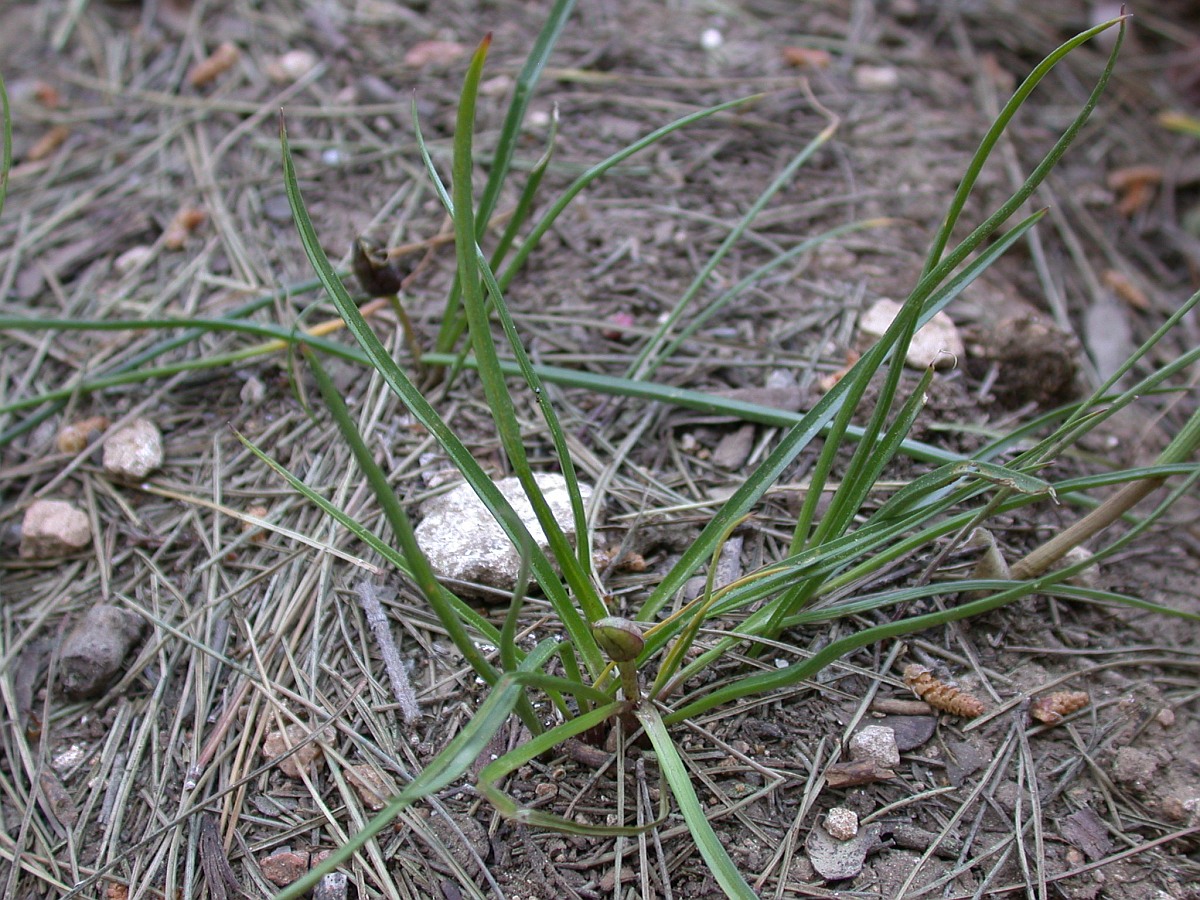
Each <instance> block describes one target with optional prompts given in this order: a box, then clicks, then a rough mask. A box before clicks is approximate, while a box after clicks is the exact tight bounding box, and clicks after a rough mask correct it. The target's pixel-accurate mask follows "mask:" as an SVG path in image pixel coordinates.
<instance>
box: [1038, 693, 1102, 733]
mask: <svg viewBox="0 0 1200 900" xmlns="http://www.w3.org/2000/svg"><path fill="white" fill-rule="evenodd" d="M1091 699H1092V698H1091V697H1089V696H1088V694H1087V691H1055V692H1054V693H1053V694H1047V695H1046V696H1045V697H1039V698H1038V699H1036V700H1034V701H1033V703H1031V704H1030V705H1029V715H1030V716H1032V717H1033V718H1034V719H1036V720H1037V721H1039V722H1043V723H1045V724H1046V725H1057V724H1058V723H1059V722H1061V721H1062V720H1063V719H1064V718H1065V717H1066V716H1069V715H1070V714H1071V713H1073V712H1075V711H1076V710H1080V709H1083V708H1084V707H1085V706H1087V705H1088V703H1090V702H1091Z"/></svg>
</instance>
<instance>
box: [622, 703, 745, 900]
mask: <svg viewBox="0 0 1200 900" xmlns="http://www.w3.org/2000/svg"><path fill="white" fill-rule="evenodd" d="M636 715H637V719H638V721H639V722H640V723H641V725H642V728H643V729H645V731H646V737H648V738H649V739H650V744H651V745H652V746H653V747H654V753H655V755H656V756H657V757H658V767H659V769H661V770H662V773H663V777H665V778H666V780H667V784H669V785H670V786H671V793H672V794H673V795H674V796H675V802H676V803H678V804H679V812H680V813H681V814H682V815H683V820H684V821H685V822H687V826H688V831H689V832H690V833H691V836H692V840H694V841H695V842H696V849H697V850H699V851H700V855H701V856H702V857H703V858H704V861H705V862H706V863H708V868H709V870H710V871H711V872H712V873H713V877H714V878H716V879H717V884H719V885H720V886H721V889H722V890H723V891H724V892H725V896H726V897H732V898H737V900H758V895H757V894H756V893H754V891H753V890H752V889H751V887H750V885H749V884H747V883H746V879H745V878H743V877H742V873H741V872H740V871H738V867H737V865H736V864H735V863H734V861H733V860H732V859H730V858H729V854H728V853H727V852H726V850H725V848H724V847H723V846H721V841H720V840H719V839H718V838H717V834H716V832H715V831H713V827H712V823H711V822H709V821H708V816H706V815H705V814H704V807H703V806H702V805H701V804H700V799H699V798H698V797H697V796H696V787H695V785H693V784H692V776H691V774H690V773H689V772H688V770H687V766H686V765H684V762H683V760H682V759H681V758H680V756H679V749H678V748H677V747H676V746H675V742H674V741H673V740H672V739H671V734H670V732H669V731H667V727H666V724H665V723H664V722H663V717H662V715H661V714H660V713H659V711H658V709H657V707H656V706H655V705H654V704H653V703H643V704H642V705H641V706H639V707H638V709H637V710H636Z"/></svg>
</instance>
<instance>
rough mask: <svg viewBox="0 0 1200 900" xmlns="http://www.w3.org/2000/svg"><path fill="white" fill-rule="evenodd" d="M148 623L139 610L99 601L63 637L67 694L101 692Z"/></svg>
mask: <svg viewBox="0 0 1200 900" xmlns="http://www.w3.org/2000/svg"><path fill="white" fill-rule="evenodd" d="M145 627H146V623H145V620H143V619H142V617H141V616H139V615H138V614H137V613H134V612H130V611H129V610H127V609H122V608H121V607H119V606H109V605H108V604H104V603H100V604H97V605H96V606H93V607H92V608H91V609H89V610H88V611H87V614H86V615H84V617H83V618H82V619H81V620H80V621H79V624H78V625H76V626H75V627H74V629H72V630H71V633H70V634H68V635H67V637H66V638H65V639H64V640H63V643H62V649H61V662H60V663H59V681H60V683H61V685H62V688H63V691H64V692H65V693H66V694H67V696H68V697H73V698H82V697H92V696H95V695H96V694H99V693H100V692H101V691H103V690H104V688H106V687H107V686H108V683H109V682H110V681H111V680H112V679H113V676H115V675H116V674H117V673H118V672H119V671H120V670H121V663H122V662H124V661H125V657H126V656H127V655H128V653H129V651H130V650H132V649H133V645H134V644H136V643H137V642H138V641H139V640H140V639H141V636H142V631H143V630H144V629H145Z"/></svg>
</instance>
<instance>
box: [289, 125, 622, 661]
mask: <svg viewBox="0 0 1200 900" xmlns="http://www.w3.org/2000/svg"><path fill="white" fill-rule="evenodd" d="M280 143H281V145H282V148H283V165H284V185H285V187H286V189H287V195H288V200H289V202H290V204H291V207H292V216H293V218H294V220H295V222H296V227H297V231H298V232H299V234H300V240H301V243H302V244H303V245H304V250H305V253H306V254H307V256H308V259H309V262H310V263H311V264H312V266H313V268H314V269H315V270H316V272H317V276H318V277H319V278H320V279H321V283H322V284H323V285H324V287H325V290H326V291H327V292H328V294H329V296H330V298H331V299H332V300H333V302H334V304H335V305H336V306H337V309H338V312H339V313H341V315H342V318H343V319H344V320H345V321H346V326H347V328H348V329H349V331H350V333H351V334H353V335H354V338H355V340H357V341H358V344H359V346H360V347H361V348H362V349H363V351H364V353H365V354H366V357H367V360H368V362H369V363H370V365H371V366H372V367H373V368H374V369H375V370H376V371H377V372H379V374H380V377H381V378H382V379H383V380H384V383H385V384H387V386H388V387H389V388H390V389H391V390H392V391H393V393H395V394H396V396H397V397H399V398H400V400H402V401H403V402H404V404H405V406H407V407H408V409H409V411H410V412H411V413H412V414H413V416H414V417H415V418H416V419H417V420H418V421H419V422H421V424H422V425H424V426H425V428H426V429H428V430H429V432H430V434H431V435H433V437H434V438H435V439H436V440H437V442H438V443H439V445H441V447H442V449H443V450H444V451H445V452H446V455H447V456H448V457H449V458H450V460H451V462H452V463H453V464H454V466H455V468H456V469H458V471H459V473H460V474H461V475H462V476H463V478H464V479H465V480H466V481H467V483H468V484H470V485H471V488H472V489H473V490H474V491H475V493H476V494H477V495H478V497H479V499H480V500H481V501H482V502H483V504H484V505H485V506H486V507H487V508H488V510H489V511H490V512H491V513H492V515H493V516H494V517H495V518H496V521H497V522H498V523H499V524H500V526H501V528H502V529H504V531H505V533H506V534H507V535H508V537H509V539H510V540H511V541H512V542H513V544H514V545H515V546H517V547H519V548H528V549H529V553H530V565H531V566H532V568H533V572H534V576H535V577H536V578H537V581H538V584H539V586H540V587H541V589H542V591H543V592H544V593H545V595H546V597H547V598H548V599H549V600H550V602H551V603H552V604H554V607H555V609H556V611H560V614H561V620H562V624H563V627H564V628H566V629H567V631H568V633H569V634H570V636H571V639H572V642H573V643H575V642H576V640H578V643H575V647H576V650H578V651H580V652H581V653H583V654H584V659H585V663H586V664H587V665H588V667H589V670H594V671H599V669H600V668H601V667H602V661H601V660H600V657H599V650H598V649H595V642H594V641H593V640H592V639H591V634H590V631H589V630H588V628H587V626H586V624H585V623H584V621H583V619H582V617H580V615H579V614H578V612H576V611H575V610H574V607H573V606H572V605H571V600H570V597H569V596H568V595H567V592H566V590H564V588H563V586H562V582H561V580H560V579H559V576H558V573H557V572H556V571H555V569H554V567H553V565H551V563H550V560H549V559H548V558H547V557H546V554H545V553H543V552H542V551H541V549H540V548H538V547H537V546H536V543H534V542H533V540H532V537H531V535H530V534H529V532H528V529H526V528H525V526H524V524H522V522H521V521H520V518H519V517H518V516H517V514H516V512H515V511H514V510H513V508H512V506H511V504H509V502H508V501H507V500H506V499H505V498H504V495H503V494H501V493H500V490H499V488H497V487H496V485H495V483H494V482H493V481H492V479H491V478H490V477H489V476H488V474H487V473H486V472H485V471H484V470H483V467H482V466H480V465H479V463H478V462H477V461H476V459H475V458H474V456H472V455H471V453H470V451H469V450H467V448H466V447H465V446H464V445H463V443H462V441H460V440H459V438H458V436H457V435H456V434H454V432H453V431H452V430H451V429H450V428H449V426H447V425H446V423H445V421H444V420H443V419H442V418H441V416H439V415H438V414H437V412H436V410H434V409H433V407H432V406H431V405H430V404H429V402H428V401H427V400H426V399H425V397H424V396H423V395H422V394H421V392H420V391H419V390H418V389H417V388H416V386H415V385H413V383H412V382H411V381H410V380H409V378H408V376H407V375H405V374H404V372H403V370H402V369H401V368H400V367H399V366H398V365H397V364H396V361H395V360H393V359H392V358H391V356H390V355H389V353H388V351H387V348H385V347H384V346H383V343H382V342H381V341H380V340H379V338H378V337H377V336H376V335H375V333H374V332H373V331H372V330H371V328H370V326H369V325H368V324H367V322H366V320H365V319H363V317H362V314H361V313H360V312H359V310H358V307H357V306H355V304H354V302H353V300H352V299H351V297H350V295H349V293H348V292H347V291H346V289H345V287H344V286H343V285H342V282H341V280H340V279H339V278H338V277H337V276H336V275H335V273H334V271H333V267H332V265H330V263H329V259H328V257H326V255H325V251H324V250H323V249H322V247H321V244H320V241H319V239H318V238H317V234H316V230H315V229H314V228H313V225H312V221H311V219H310V218H309V216H308V211H307V209H306V208H305V206H304V199H303V197H301V196H300V189H299V184H298V181H297V179H296V170H295V166H294V164H293V162H292V155H291V151H290V149H289V147H288V143H287V132H286V131H285V129H284V127H283V121H282V119H281V120H280ZM589 647H590V648H592V649H591V651H589V649H588V648H589Z"/></svg>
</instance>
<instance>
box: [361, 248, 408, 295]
mask: <svg viewBox="0 0 1200 900" xmlns="http://www.w3.org/2000/svg"><path fill="white" fill-rule="evenodd" d="M350 267H351V268H352V269H353V270H354V277H355V278H357V279H358V283H359V284H360V285H362V289H363V291H364V293H367V294H369V295H370V296H372V297H390V296H392V295H393V294H398V293H400V287H401V285H403V284H404V275H403V273H402V272H400V270H399V269H398V268H397V267H396V264H395V263H393V262H392V261H391V260H390V259H388V254H387V250H385V249H384V248H383V247H380V246H379V245H378V244H376V243H375V242H374V241H372V240H370V239H369V238H365V237H360V238H359V239H358V240H356V241H355V242H354V247H353V250H352V252H351V256H350Z"/></svg>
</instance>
